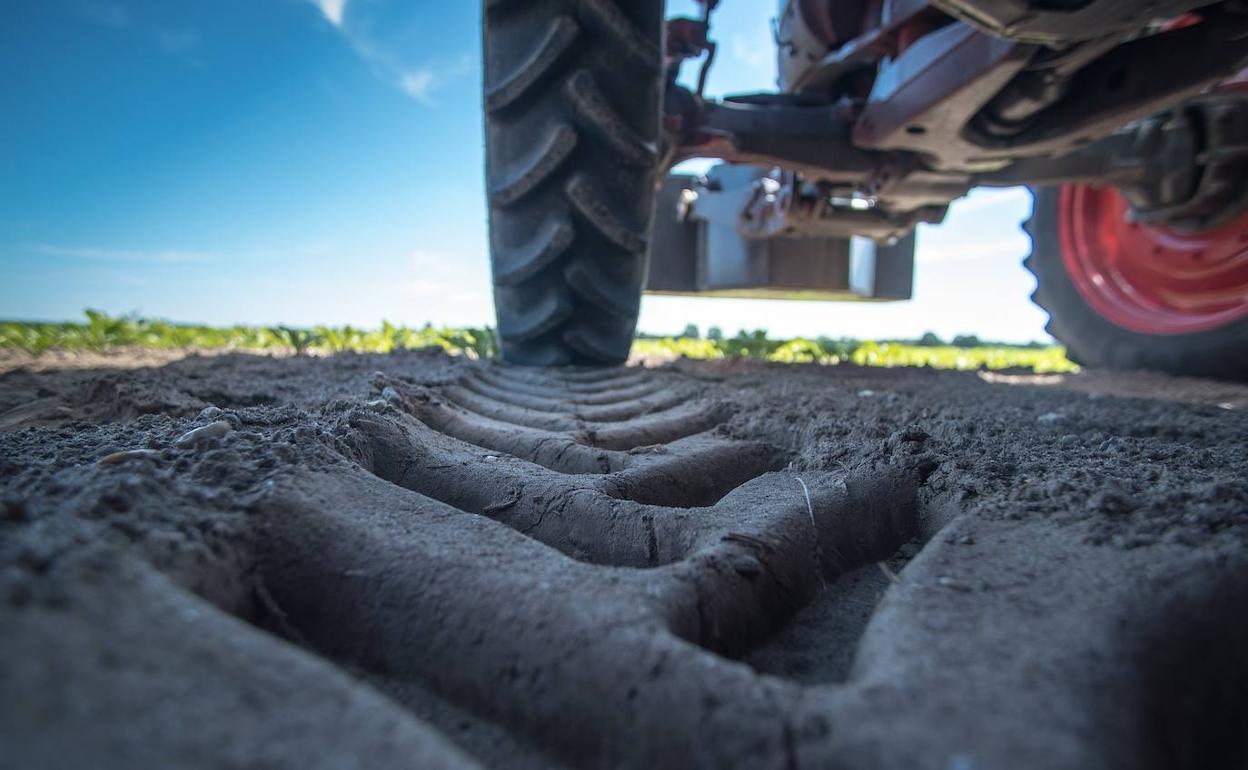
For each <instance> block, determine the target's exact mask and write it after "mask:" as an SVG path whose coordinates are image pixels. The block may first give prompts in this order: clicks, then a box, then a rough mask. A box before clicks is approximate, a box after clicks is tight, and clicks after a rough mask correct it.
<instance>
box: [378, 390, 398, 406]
mask: <svg viewBox="0 0 1248 770" xmlns="http://www.w3.org/2000/svg"><path fill="white" fill-rule="evenodd" d="M381 397H382V398H383V399H385V400H386V401H387V402H389V403H391V404H394V405H395V406H398V405H400V404H402V403H403V397H402V396H400V395H399V391H397V390H395V389H394V388H392V387H390V386H389V385H387V386H386V387H384V388H382V390H381Z"/></svg>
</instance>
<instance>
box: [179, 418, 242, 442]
mask: <svg viewBox="0 0 1248 770" xmlns="http://www.w3.org/2000/svg"><path fill="white" fill-rule="evenodd" d="M232 430H234V426H232V425H230V424H229V423H228V422H226V421H225V420H217V421H216V422H210V423H208V424H207V425H204V426H203V427H200V428H196V429H194V430H190V431H187V432H186V433H183V434H182V435H181V436H179V437H178V439H177V441H174V442H173V445H174V446H177V447H188V446H195V445H197V444H199V443H200V442H201V441H208V440H209V439H214V438H221V437H222V436H225V435H226V434H227V433H229V432H230V431H232Z"/></svg>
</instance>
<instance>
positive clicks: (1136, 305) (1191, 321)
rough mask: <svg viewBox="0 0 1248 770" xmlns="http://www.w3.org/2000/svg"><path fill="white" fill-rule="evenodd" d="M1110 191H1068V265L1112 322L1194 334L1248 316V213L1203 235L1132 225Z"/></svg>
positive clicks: (1061, 211) (1064, 245)
mask: <svg viewBox="0 0 1248 770" xmlns="http://www.w3.org/2000/svg"><path fill="white" fill-rule="evenodd" d="M1128 208H1129V207H1128V204H1127V201H1126V199H1125V198H1123V197H1122V194H1121V193H1119V192H1118V191H1117V190H1116V189H1114V188H1112V187H1093V186H1091V185H1065V186H1063V187H1062V189H1061V194H1060V195H1059V197H1058V216H1057V225H1058V238H1059V239H1060V243H1061V249H1062V261H1063V262H1064V263H1065V266H1066V272H1067V274H1069V275H1070V280H1071V282H1072V283H1074V285H1075V289H1076V290H1077V291H1078V292H1079V294H1080V295H1081V296H1082V297H1083V298H1084V300H1085V301H1086V302H1087V303H1088V304H1089V305H1091V306H1092V308H1093V309H1094V310H1096V312H1098V313H1099V314H1101V315H1102V316H1104V317H1105V318H1106V319H1108V320H1109V321H1112V322H1113V323H1115V324H1117V325H1118V326H1121V327H1123V328H1125V329H1130V330H1131V331H1135V332H1140V333H1143V334H1192V333H1195V332H1202V331H1209V330H1210V329H1217V328H1219V327H1222V326H1225V325H1227V324H1229V323H1231V322H1233V321H1237V320H1239V319H1241V318H1244V317H1248V213H1245V214H1244V215H1243V216H1241V217H1239V218H1238V219H1236V220H1235V221H1234V222H1232V223H1231V224H1229V225H1227V226H1225V227H1221V228H1218V229H1217V230H1209V231H1205V232H1183V231H1181V230H1175V229H1172V228H1169V227H1164V226H1157V225H1146V224H1141V223H1136V222H1131V221H1129V219H1128V217H1127V213H1128Z"/></svg>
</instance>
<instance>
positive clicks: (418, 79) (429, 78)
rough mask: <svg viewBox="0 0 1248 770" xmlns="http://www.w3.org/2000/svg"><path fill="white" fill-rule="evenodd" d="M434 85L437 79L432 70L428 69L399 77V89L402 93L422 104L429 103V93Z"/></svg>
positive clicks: (413, 71)
mask: <svg viewBox="0 0 1248 770" xmlns="http://www.w3.org/2000/svg"><path fill="white" fill-rule="evenodd" d="M436 83H437V78H436V76H435V75H434V74H433V70H431V69H429V68H428V67H422V68H420V69H418V70H412V71H411V72H404V73H403V74H402V75H400V76H399V88H401V89H403V93H405V94H407V95H408V96H410V97H412V98H413V99H415V100H416V101H418V102H421V103H423V104H429V103H430V102H429V92H430V91H432V90H433V87H434V86H435V85H436Z"/></svg>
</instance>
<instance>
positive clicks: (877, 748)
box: [0, 353, 1248, 770]
mask: <svg viewBox="0 0 1248 770" xmlns="http://www.w3.org/2000/svg"><path fill="white" fill-rule="evenodd" d="M1245 406H1248V389H1246V388H1243V387H1239V386H1232V385H1221V384H1217V383H1209V382H1200V381H1185V380H1176V379H1170V378H1163V377H1160V376H1154V375H1143V374H1127V375H1113V376H1111V375H1107V374H1101V373H1095V372H1093V373H1087V374H1082V375H1077V376H1067V377H1047V378H1046V377H1028V376H1022V375H1009V374H1006V375H988V374H985V375H982V376H980V375H976V374H973V373H941V372H932V371H924V370H891V371H889V370H870V369H858V368H854V367H849V366H841V367H825V368H820V367H785V366H779V365H763V364H751V363H744V362H737V363H726V362H718V363H715V362H710V363H701V364H697V363H678V364H673V365H670V366H666V367H659V368H655V369H649V370H647V369H640V368H626V369H609V370H584V369H581V370H575V369H574V370H559V371H546V372H543V371H538V370H526V369H518V368H508V367H504V366H500V365H497V364H490V363H478V362H472V361H467V360H463V359H453V358H448V357H444V356H442V355H440V354H437V355H435V354H430V353H403V354H396V355H394V356H352V355H345V356H338V357H335V358H329V359H285V360H280V359H270V358H264V357H256V356H246V355H229V356H220V357H215V358H199V357H190V358H187V359H184V360H181V361H177V362H173V363H167V364H163V365H160V366H152V367H137V368H130V369H122V368H95V369H75V368H53V369H51V370H48V371H32V370H28V369H24V368H18V369H16V370H13V371H10V372H8V373H6V374H4V375H2V376H0V425H3V427H4V432H3V433H0V477H2V478H3V509H2V513H3V520H2V521H0V692H2V693H3V697H2V700H0V745H2V746H3V747H4V749H3V751H0V766H3V767H5V768H62V767H64V768H80V767H92V768H111V767H116V768H136V767H152V768H156V767H161V768H164V767H203V768H315V767H325V768H339V767H358V768H370V769H371V768H390V767H396V768H397V767H404V768H406V767H419V768H427V767H496V768H504V767H505V768H513V767H520V768H526V767H528V768H534V767H622V768H649V767H674V768H686V767H717V768H718V767H749V768H769V767H775V768H801V767H821V768H839V767H845V768H939V769H940V770H972V769H975V768H1102V767H1103V768H1119V767H1121V768H1220V767H1227V768H1231V767H1234V768H1242V767H1244V766H1245V762H1248V744H1246V742H1245V741H1246V739H1245V736H1248V714H1246V710H1245V705H1244V701H1243V696H1244V694H1245V693H1248V549H1246V548H1245V546H1246V543H1248V482H1246V480H1245V468H1248V419H1246V418H1245V416H1244V411H1243V409H1244V407H1245Z"/></svg>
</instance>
